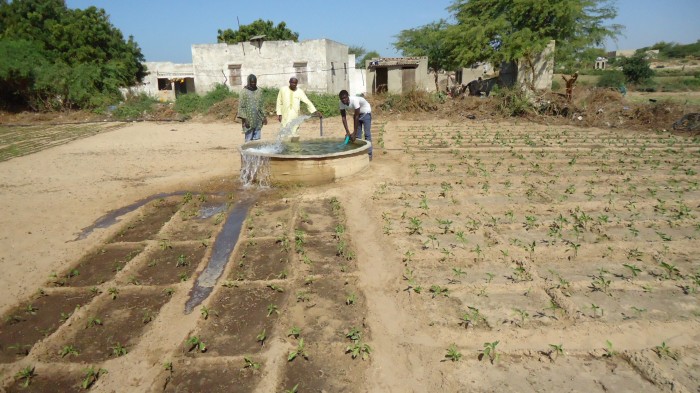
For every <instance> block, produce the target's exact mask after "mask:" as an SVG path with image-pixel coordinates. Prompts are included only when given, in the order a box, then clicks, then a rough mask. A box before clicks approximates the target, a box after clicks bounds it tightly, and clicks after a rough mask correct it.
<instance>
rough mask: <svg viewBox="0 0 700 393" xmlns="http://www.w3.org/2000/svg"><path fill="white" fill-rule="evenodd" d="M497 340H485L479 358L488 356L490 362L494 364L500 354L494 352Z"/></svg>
mask: <svg viewBox="0 0 700 393" xmlns="http://www.w3.org/2000/svg"><path fill="white" fill-rule="evenodd" d="M498 343H499V342H498V341H494V342H485V343H484V349H482V350H481V351H480V352H481V353H480V354H479V360H483V359H484V358H489V360H490V361H491V364H494V363H495V362H497V361H498V358H499V357H500V356H501V354H500V353H498V352H496V346H497V345H498Z"/></svg>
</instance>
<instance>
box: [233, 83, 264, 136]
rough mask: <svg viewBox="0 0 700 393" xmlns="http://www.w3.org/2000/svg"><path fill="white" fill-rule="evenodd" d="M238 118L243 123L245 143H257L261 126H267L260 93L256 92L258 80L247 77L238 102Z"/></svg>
mask: <svg viewBox="0 0 700 393" xmlns="http://www.w3.org/2000/svg"><path fill="white" fill-rule="evenodd" d="M238 118H239V119H241V120H242V121H243V133H244V134H245V141H246V142H249V141H257V140H258V139H260V136H261V134H262V126H263V125H265V124H267V118H266V117H265V109H264V107H263V96H262V91H260V90H258V78H257V77H256V76H255V75H253V74H250V75H248V79H247V84H246V85H245V88H244V89H243V91H241V95H240V99H239V101H238Z"/></svg>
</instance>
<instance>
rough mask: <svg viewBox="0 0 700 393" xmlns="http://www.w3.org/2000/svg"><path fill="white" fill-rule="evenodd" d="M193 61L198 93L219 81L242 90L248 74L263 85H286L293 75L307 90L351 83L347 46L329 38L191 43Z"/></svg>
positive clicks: (329, 89)
mask: <svg viewBox="0 0 700 393" xmlns="http://www.w3.org/2000/svg"><path fill="white" fill-rule="evenodd" d="M192 64H193V68H194V76H195V81H196V84H197V91H198V92H199V93H203V92H207V91H210V90H212V89H213V87H214V86H215V85H217V84H226V85H227V86H229V87H230V88H231V89H232V90H240V89H241V88H242V87H243V86H244V85H245V81H246V78H247V76H248V75H249V74H255V75H256V76H257V78H258V86H260V87H277V88H279V87H281V86H287V85H288V84H289V78H291V77H292V76H297V77H298V78H299V86H300V87H302V88H303V89H304V90H306V91H314V92H320V93H333V92H337V91H340V90H342V89H347V88H348V86H349V65H348V47H347V46H346V45H343V44H340V43H338V42H335V41H331V40H327V39H319V40H307V41H302V42H293V41H262V42H259V43H257V44H256V43H251V42H244V43H239V44H234V45H229V44H223V43H221V44H201V45H192ZM236 75H238V77H236Z"/></svg>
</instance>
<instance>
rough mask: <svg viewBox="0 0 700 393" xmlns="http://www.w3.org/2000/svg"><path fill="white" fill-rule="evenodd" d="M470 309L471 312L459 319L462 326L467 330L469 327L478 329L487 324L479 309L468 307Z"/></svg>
mask: <svg viewBox="0 0 700 393" xmlns="http://www.w3.org/2000/svg"><path fill="white" fill-rule="evenodd" d="M468 308H469V311H467V312H465V313H464V314H462V316H461V317H460V318H459V324H460V325H464V327H465V328H468V327H469V326H472V327H476V326H477V325H480V324H482V323H483V324H485V323H486V318H484V316H483V315H481V313H480V312H479V309H478V308H476V307H472V306H468Z"/></svg>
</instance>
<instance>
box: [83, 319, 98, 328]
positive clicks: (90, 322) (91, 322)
mask: <svg viewBox="0 0 700 393" xmlns="http://www.w3.org/2000/svg"><path fill="white" fill-rule="evenodd" d="M96 325H100V326H101V325H102V320H101V319H100V318H98V317H89V318H88V319H87V323H86V324H85V329H87V328H89V327H93V326H96Z"/></svg>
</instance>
